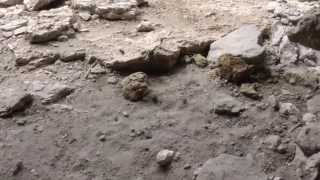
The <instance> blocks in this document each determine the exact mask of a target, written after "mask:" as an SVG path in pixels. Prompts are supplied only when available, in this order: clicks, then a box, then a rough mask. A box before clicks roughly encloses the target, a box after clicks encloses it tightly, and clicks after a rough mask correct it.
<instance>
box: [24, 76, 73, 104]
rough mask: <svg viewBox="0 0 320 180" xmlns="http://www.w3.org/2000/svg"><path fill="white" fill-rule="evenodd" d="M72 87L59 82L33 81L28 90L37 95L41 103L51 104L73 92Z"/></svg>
mask: <svg viewBox="0 0 320 180" xmlns="http://www.w3.org/2000/svg"><path fill="white" fill-rule="evenodd" d="M74 90H75V89H74V88H73V87H70V86H68V85H65V84H62V83H59V82H41V81H33V82H32V83H31V85H30V87H29V91H30V92H31V94H32V95H33V96H34V97H39V98H40V101H41V103H42V104H46V105H47V104H52V103H56V102H58V101H59V100H61V99H63V98H65V97H66V96H68V95H70V94H71V93H73V92H74Z"/></svg>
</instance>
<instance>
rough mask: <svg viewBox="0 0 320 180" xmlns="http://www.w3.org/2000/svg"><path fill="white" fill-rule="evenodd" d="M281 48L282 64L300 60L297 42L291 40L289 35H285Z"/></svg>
mask: <svg viewBox="0 0 320 180" xmlns="http://www.w3.org/2000/svg"><path fill="white" fill-rule="evenodd" d="M279 50H280V61H281V64H284V65H288V64H294V63H296V62H297V61H298V57H299V48H298V46H297V45H296V44H295V43H293V42H291V41H290V40H289V39H288V37H287V36H285V37H283V40H282V42H281V44H280V46H279Z"/></svg>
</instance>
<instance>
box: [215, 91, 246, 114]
mask: <svg viewBox="0 0 320 180" xmlns="http://www.w3.org/2000/svg"><path fill="white" fill-rule="evenodd" d="M243 110H244V107H243V103H241V102H240V101H238V100H237V99H235V98H233V97H231V96H227V95H222V96H220V97H219V98H217V99H216V100H215V102H214V111H215V113H217V114H220V115H239V114H240V113H241V112H242V111H243Z"/></svg>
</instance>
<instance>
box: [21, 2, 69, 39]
mask: <svg viewBox="0 0 320 180" xmlns="http://www.w3.org/2000/svg"><path fill="white" fill-rule="evenodd" d="M74 21H75V19H74V15H73V12H72V10H71V9H70V8H68V7H61V8H57V9H51V10H48V11H41V12H40V13H39V14H38V16H37V17H35V18H32V19H31V20H30V21H29V25H28V31H27V35H26V39H28V40H29V41H30V42H31V43H43V42H47V41H51V40H56V39H57V38H58V37H59V36H61V35H69V36H70V35H74V29H73V26H72V25H73V23H74Z"/></svg>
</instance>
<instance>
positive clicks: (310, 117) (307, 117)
mask: <svg viewBox="0 0 320 180" xmlns="http://www.w3.org/2000/svg"><path fill="white" fill-rule="evenodd" d="M302 121H303V122H305V123H306V124H311V123H315V122H317V116H316V115H315V114H313V113H305V114H304V115H303V116H302Z"/></svg>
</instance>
